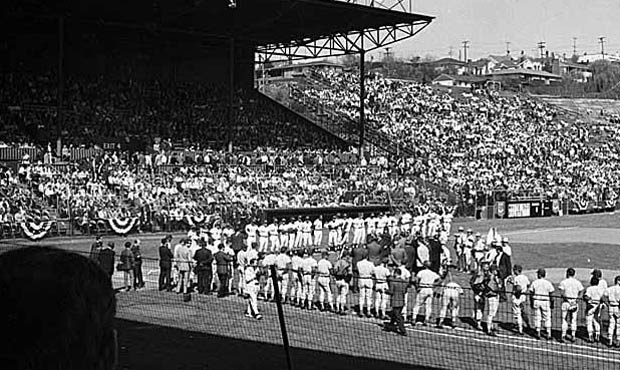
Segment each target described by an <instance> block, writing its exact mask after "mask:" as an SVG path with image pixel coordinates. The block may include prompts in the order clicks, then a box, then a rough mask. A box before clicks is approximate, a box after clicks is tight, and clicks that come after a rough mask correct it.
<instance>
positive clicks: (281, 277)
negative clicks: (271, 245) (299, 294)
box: [275, 247, 291, 303]
mask: <svg viewBox="0 0 620 370" xmlns="http://www.w3.org/2000/svg"><path fill="white" fill-rule="evenodd" d="M290 263H291V257H289V256H288V255H287V254H286V247H282V248H280V253H279V254H278V255H277V256H276V259H275V264H276V269H277V270H278V281H280V295H281V296H282V303H286V297H287V293H288V282H289V278H290V276H289V275H290V274H289V267H290Z"/></svg>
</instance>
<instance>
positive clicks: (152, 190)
mask: <svg viewBox="0 0 620 370" xmlns="http://www.w3.org/2000/svg"><path fill="white" fill-rule="evenodd" d="M359 162H360V161H359V159H358V156H357V154H356V153H355V152H347V151H340V150H330V151H328V150H325V151H322V150H286V149H273V148H264V149H260V148H259V149H257V150H255V151H251V152H233V153H230V152H224V151H212V150H198V149H197V148H187V149H181V150H175V149H174V148H173V147H172V145H171V144H169V143H166V142H165V141H164V142H162V143H159V144H157V146H156V147H155V148H154V150H153V151H151V152H149V153H146V152H137V153H134V154H130V153H129V152H115V151H112V152H109V151H108V152H102V155H100V156H96V157H93V158H87V159H85V160H83V161H81V162H80V163H74V164H70V165H63V166H54V165H50V164H45V163H41V162H40V161H38V162H36V163H22V164H21V165H20V166H19V168H18V170H17V173H14V172H13V171H11V170H8V169H6V170H5V171H3V172H2V182H1V183H0V194H1V195H2V207H1V208H0V217H2V221H4V222H7V223H9V222H19V221H20V220H22V219H23V218H16V215H18V214H26V215H29V216H32V217H34V216H35V215H36V214H38V213H40V212H35V215H32V213H33V209H34V207H35V206H36V207H38V208H39V209H53V210H55V211H56V215H57V216H58V217H59V218H61V219H68V218H69V219H71V220H73V221H75V223H76V225H78V226H79V227H80V228H81V229H82V230H83V231H93V230H89V228H91V226H92V225H93V223H94V224H96V223H97V222H98V221H99V220H108V219H112V218H115V219H123V218H127V217H138V218H139V219H140V222H141V226H140V227H141V229H142V230H153V229H154V228H158V229H160V230H161V229H168V230H170V229H177V230H178V229H184V228H185V224H184V222H185V220H186V217H196V218H198V219H202V218H203V217H205V216H208V215H215V214H217V215H219V216H221V217H222V218H223V219H225V220H226V222H229V223H231V224H236V223H237V222H238V221H239V220H240V219H242V218H244V217H248V216H250V215H258V214H259V213H260V211H261V210H263V209H271V208H301V207H325V206H340V205H368V204H382V205H385V204H390V203H393V204H395V205H397V204H401V205H407V206H408V207H409V208H412V207H413V206H414V205H416V204H420V203H421V204H431V203H433V204H434V203H436V202H437V201H438V200H437V199H435V198H433V197H432V196H429V195H428V194H426V193H425V192H423V191H421V190H420V187H419V186H418V184H417V183H416V181H415V179H412V178H408V177H398V176H392V175H391V173H392V170H391V168H390V167H389V166H388V162H387V160H386V159H385V158H384V157H380V156H372V157H370V156H369V157H368V160H366V159H364V161H362V163H361V164H360V163H359ZM35 218H36V217H35Z"/></svg>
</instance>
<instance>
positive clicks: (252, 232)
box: [245, 220, 258, 247]
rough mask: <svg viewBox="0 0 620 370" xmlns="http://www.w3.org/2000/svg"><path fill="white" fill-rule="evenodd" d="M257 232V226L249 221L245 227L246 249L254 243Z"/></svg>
mask: <svg viewBox="0 0 620 370" xmlns="http://www.w3.org/2000/svg"><path fill="white" fill-rule="evenodd" d="M257 232H258V226H256V224H254V221H253V220H252V221H250V223H249V224H247V225H245V233H246V234H248V239H247V244H248V247H251V246H252V245H253V244H254V243H256V233H257Z"/></svg>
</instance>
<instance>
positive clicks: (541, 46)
mask: <svg viewBox="0 0 620 370" xmlns="http://www.w3.org/2000/svg"><path fill="white" fill-rule="evenodd" d="M545 44H546V43H545V42H544V41H540V42H538V48H539V49H540V58H541V59H542V58H544V57H545Z"/></svg>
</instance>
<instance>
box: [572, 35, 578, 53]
mask: <svg viewBox="0 0 620 370" xmlns="http://www.w3.org/2000/svg"><path fill="white" fill-rule="evenodd" d="M573 55H577V38H576V37H573Z"/></svg>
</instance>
